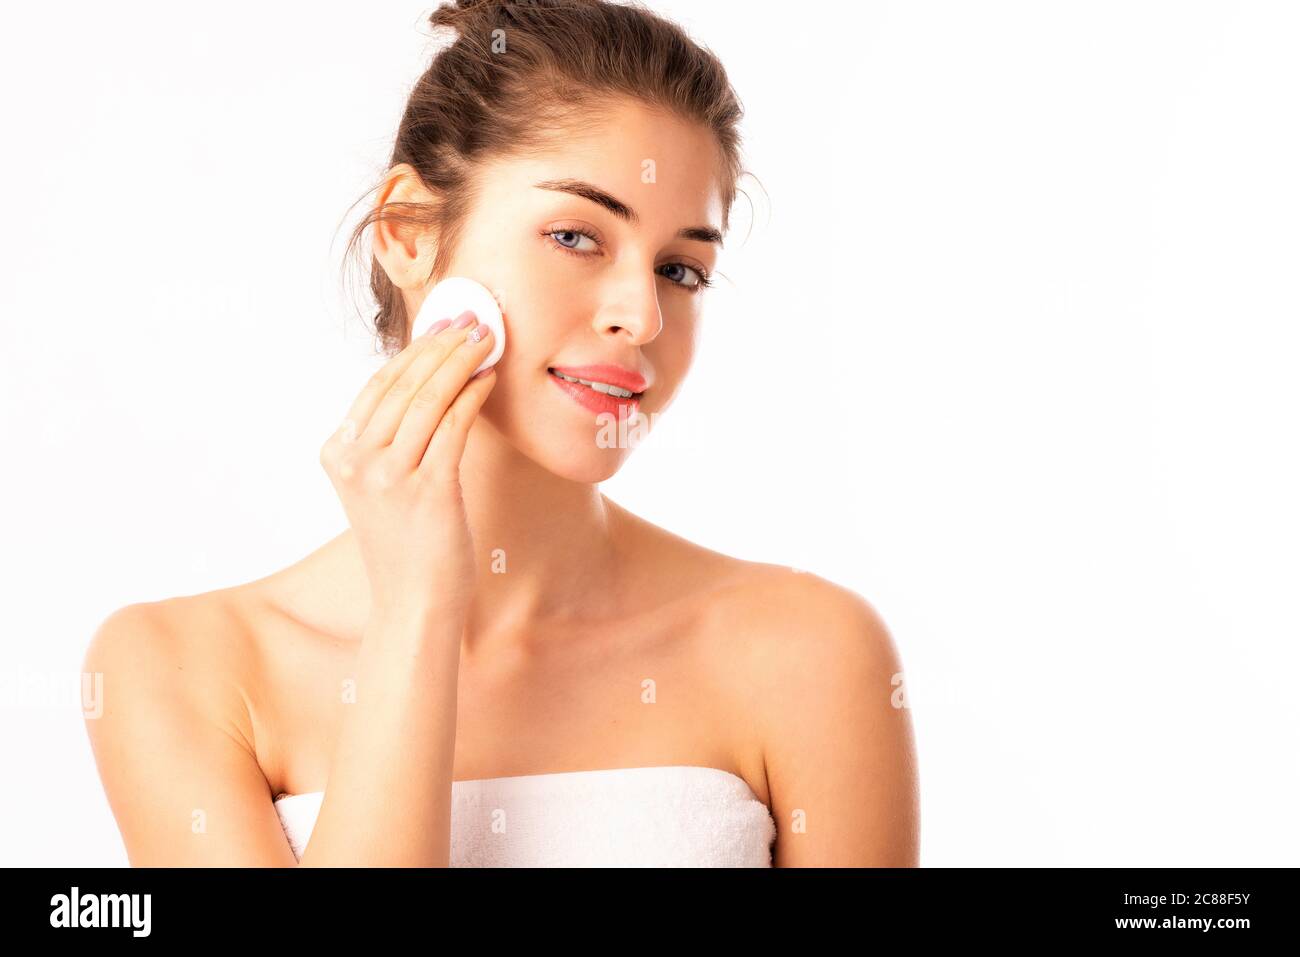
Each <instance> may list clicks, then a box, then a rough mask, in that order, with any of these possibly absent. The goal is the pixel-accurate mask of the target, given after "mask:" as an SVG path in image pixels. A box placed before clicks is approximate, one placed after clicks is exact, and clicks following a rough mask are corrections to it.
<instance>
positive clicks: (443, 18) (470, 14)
mask: <svg viewBox="0 0 1300 957" xmlns="http://www.w3.org/2000/svg"><path fill="white" fill-rule="evenodd" d="M505 5H506V4H505V3H504V2H502V0H449V2H446V3H443V4H441V5H439V7H438V9H436V10H434V11H433V13H431V14H430V15H429V22H430V23H432V24H433V25H434V26H435V27H459V26H460V25H461V24H463V23H466V22H467V21H469V20H472V19H476V18H477V17H478V16H479V15H480V14H482V13H483V11H484V10H485V9H486V8H488V7H502V6H505Z"/></svg>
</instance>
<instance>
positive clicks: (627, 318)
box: [594, 277, 664, 345]
mask: <svg viewBox="0 0 1300 957" xmlns="http://www.w3.org/2000/svg"><path fill="white" fill-rule="evenodd" d="M610 292H611V295H610V298H609V299H608V300H607V301H606V302H605V303H604V304H603V305H602V306H601V308H600V309H598V310H597V311H596V316H595V319H594V324H595V328H596V332H597V334H599V335H600V336H602V337H604V336H626V337H627V338H628V339H629V341H630V342H631V343H632V344H633V345H643V344H645V343H647V342H651V341H653V340H654V338H655V337H656V336H658V335H659V332H660V330H661V329H663V321H664V320H663V316H662V314H661V313H660V311H659V293H658V291H657V290H656V288H655V285H654V282H653V277H651V282H649V283H646V282H642V281H640V280H639V279H638V280H637V281H635V282H628V283H622V284H619V285H618V286H616V287H614V288H612V289H611V290H610Z"/></svg>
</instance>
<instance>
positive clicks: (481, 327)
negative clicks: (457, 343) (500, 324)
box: [465, 322, 492, 342]
mask: <svg viewBox="0 0 1300 957" xmlns="http://www.w3.org/2000/svg"><path fill="white" fill-rule="evenodd" d="M490 335H492V327H491V326H489V325H488V324H487V323H486V322H480V323H479V324H478V325H477V326H475V327H474V328H473V329H472V330H471V331H470V334H469V335H468V336H466V337H465V339H466V340H467V341H469V342H482V341H483V340H484V339H486V338H487V337H488V336H490Z"/></svg>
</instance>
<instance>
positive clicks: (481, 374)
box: [469, 366, 496, 382]
mask: <svg viewBox="0 0 1300 957" xmlns="http://www.w3.org/2000/svg"><path fill="white" fill-rule="evenodd" d="M495 368H496V366H488V367H487V368H486V369H479V370H478V372H475V373H474V374H473V375H472V376H470V377H469V381H470V382H473V381H474V380H475V379H481V378H483V377H484V376H485V375H487V374H488V373H489V372H491V371H492V370H493V369H495Z"/></svg>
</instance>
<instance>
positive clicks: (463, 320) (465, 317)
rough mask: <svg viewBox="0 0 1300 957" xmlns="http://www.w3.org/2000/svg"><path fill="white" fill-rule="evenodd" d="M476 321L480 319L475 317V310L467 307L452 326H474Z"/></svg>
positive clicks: (462, 327)
mask: <svg viewBox="0 0 1300 957" xmlns="http://www.w3.org/2000/svg"><path fill="white" fill-rule="evenodd" d="M476 322H478V319H476V318H475V317H474V313H473V311H472V310H469V309H466V310H465V311H464V312H462V313H461V314H460V317H459V318H458V319H457V320H456V321H455V322H453V323H452V324H451V327H452V328H453V329H464V328H465V327H466V326H472V325H474V323H476Z"/></svg>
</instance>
